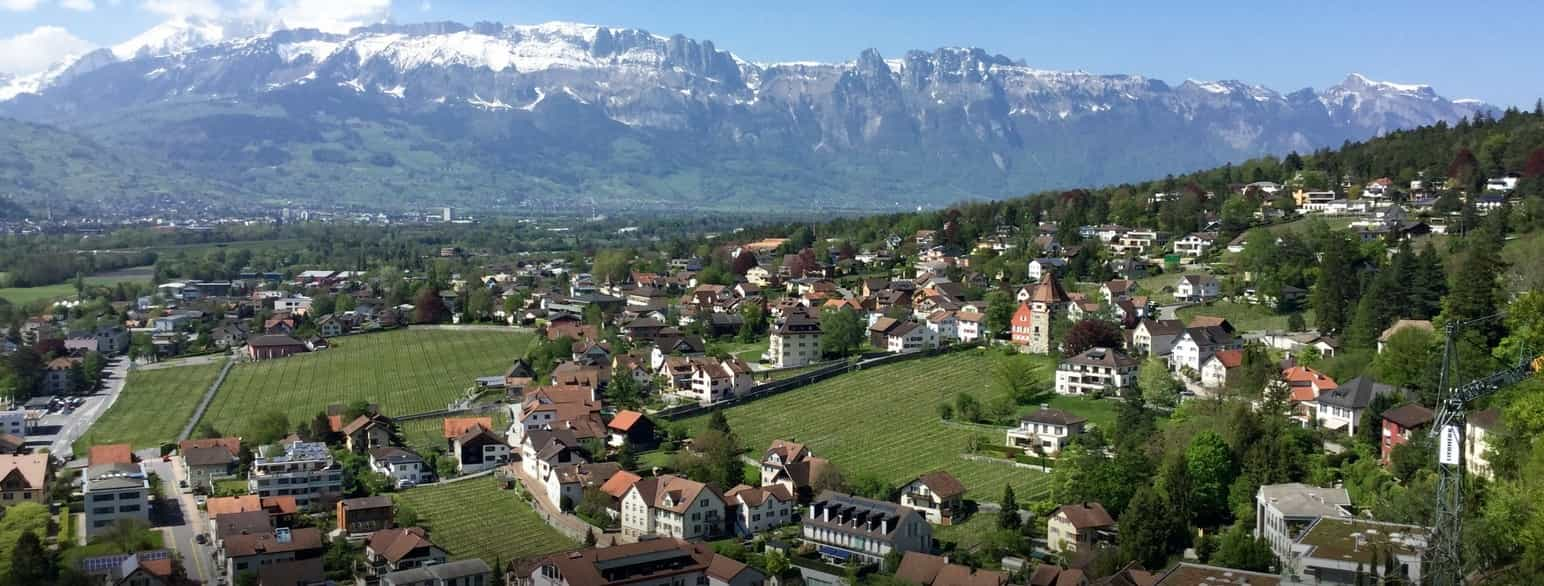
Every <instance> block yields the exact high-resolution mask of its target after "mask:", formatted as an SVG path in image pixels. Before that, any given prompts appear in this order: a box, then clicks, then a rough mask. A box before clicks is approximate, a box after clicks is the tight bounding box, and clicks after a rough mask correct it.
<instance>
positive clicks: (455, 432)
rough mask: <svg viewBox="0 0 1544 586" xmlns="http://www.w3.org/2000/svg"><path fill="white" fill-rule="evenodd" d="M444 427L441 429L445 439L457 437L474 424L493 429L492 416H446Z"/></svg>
mask: <svg viewBox="0 0 1544 586" xmlns="http://www.w3.org/2000/svg"><path fill="white" fill-rule="evenodd" d="M443 425H444V428H443V429H442V430H441V431H442V432H443V435H444V436H445V439H455V438H457V437H461V434H463V433H466V430H468V429H471V428H472V426H474V425H478V426H482V428H483V429H490V430H491V429H493V418H492V417H446V418H445V422H444V424H443Z"/></svg>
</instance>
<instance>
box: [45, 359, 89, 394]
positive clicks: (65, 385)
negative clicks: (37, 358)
mask: <svg viewBox="0 0 1544 586" xmlns="http://www.w3.org/2000/svg"><path fill="white" fill-rule="evenodd" d="M80 364H81V359H80V358H77V357H74V356H60V357H58V358H55V359H53V360H50V361H48V363H47V364H44V365H43V394H45V395H66V394H70V393H74V392H76V391H78V390H81V389H80V388H79V387H80V385H84V384H85V381H84V380H79V379H78V378H77V377H76V376H75V373H76V372H77V371H76V367H77V366H80Z"/></svg>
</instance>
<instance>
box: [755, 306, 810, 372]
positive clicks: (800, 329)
mask: <svg viewBox="0 0 1544 586" xmlns="http://www.w3.org/2000/svg"><path fill="white" fill-rule="evenodd" d="M767 356H768V358H770V359H771V361H772V365H773V366H775V367H777V368H789V367H794V366H804V365H806V364H812V363H815V362H819V361H820V320H818V319H815V318H812V317H809V316H808V315H804V314H802V313H793V314H790V315H789V316H787V317H784V318H783V320H782V321H780V322H778V324H777V326H776V327H774V328H772V334H771V339H770V341H769V342H768V345H767Z"/></svg>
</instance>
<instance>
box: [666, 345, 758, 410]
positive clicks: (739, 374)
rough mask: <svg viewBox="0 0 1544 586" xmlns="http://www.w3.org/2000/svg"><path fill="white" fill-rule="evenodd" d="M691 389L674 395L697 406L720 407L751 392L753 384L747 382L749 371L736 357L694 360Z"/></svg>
mask: <svg viewBox="0 0 1544 586" xmlns="http://www.w3.org/2000/svg"><path fill="white" fill-rule="evenodd" d="M691 362H692V374H691V386H690V387H687V389H689V392H687V389H678V390H677V391H676V392H675V394H676V395H682V396H686V397H687V398H689V399H693V400H696V401H697V403H698V404H700V405H704V406H707V405H713V404H716V403H721V402H724V401H727V400H730V399H733V398H735V397H738V396H740V395H741V394H743V393H745V392H747V391H749V390H751V387H753V386H755V385H756V381H754V380H752V378H751V367H750V365H748V364H746V363H745V361H744V360H741V359H740V358H739V357H738V356H730V357H728V358H725V359H722V360H711V359H706V358H704V359H694V360H692V361H691Z"/></svg>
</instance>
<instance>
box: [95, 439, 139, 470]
mask: <svg viewBox="0 0 1544 586" xmlns="http://www.w3.org/2000/svg"><path fill="white" fill-rule="evenodd" d="M86 461H87V462H88V463H90V464H91V465H92V466H96V465H98V464H133V463H134V448H133V447H132V446H130V445H129V444H103V445H99V446H91V451H90V452H89V453H88V454H87V456H86Z"/></svg>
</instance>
